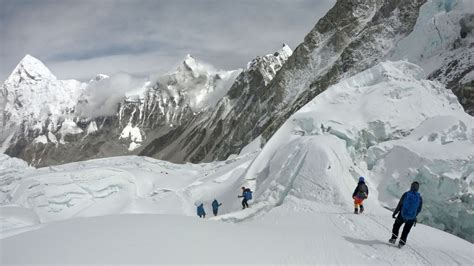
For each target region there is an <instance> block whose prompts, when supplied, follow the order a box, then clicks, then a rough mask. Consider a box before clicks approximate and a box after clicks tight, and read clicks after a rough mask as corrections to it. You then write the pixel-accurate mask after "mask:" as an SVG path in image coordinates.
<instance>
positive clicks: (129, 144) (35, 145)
mask: <svg viewBox="0 0 474 266" xmlns="http://www.w3.org/2000/svg"><path fill="white" fill-rule="evenodd" d="M240 72H241V70H235V71H218V70H215V69H214V68H213V67H212V66H209V65H206V64H203V63H200V62H198V61H196V60H195V59H194V58H193V57H192V56H190V55H187V56H186V57H185V58H184V59H183V61H182V63H181V64H180V65H179V66H178V67H177V68H176V70H175V71H173V72H171V73H169V74H166V75H163V76H160V77H158V78H156V79H155V80H151V81H150V80H149V81H141V80H135V79H134V78H133V77H130V76H128V75H124V74H119V75H116V76H112V77H109V76H107V75H104V74H99V75H97V77H96V78H94V79H92V80H91V81H89V83H81V82H78V81H74V80H67V81H63V80H57V79H56V77H55V76H54V75H53V74H51V72H50V71H49V70H48V69H47V68H46V67H45V66H44V65H43V64H42V63H41V62H40V61H39V60H38V59H35V58H33V57H32V56H29V55H28V56H26V57H25V58H24V59H23V60H22V61H21V62H20V63H19V64H18V66H17V67H16V68H15V70H14V71H13V72H12V74H11V75H10V77H9V78H8V79H7V80H6V81H5V83H4V84H3V87H2V102H1V103H2V105H1V107H2V110H3V112H2V117H1V118H2V124H3V125H4V126H3V127H2V135H1V137H2V138H1V139H0V140H1V142H3V146H2V147H3V148H2V149H3V150H2V151H6V153H7V154H10V155H12V156H16V157H20V158H23V159H25V160H27V161H28V162H30V163H31V164H33V165H37V166H41V165H51V164H58V163H64V162H70V161H78V160H84V159H88V158H95V157H104V156H114V155H121V154H128V153H129V152H131V151H133V150H134V149H136V148H138V147H139V146H140V145H141V143H142V142H144V141H145V140H146V138H147V136H148V133H149V134H150V137H155V136H160V135H162V134H164V133H166V132H167V131H169V129H170V128H172V127H173V126H179V125H181V124H186V123H188V122H189V121H191V120H192V119H193V118H194V116H196V114H198V113H201V112H208V111H209V110H212V109H213V106H214V105H215V104H216V102H217V101H218V100H219V99H220V98H222V96H223V95H225V94H226V93H227V91H228V90H229V88H230V86H231V85H232V83H233V81H234V80H235V78H236V76H237V75H238V74H239V73H240ZM112 90H113V91H112Z"/></svg>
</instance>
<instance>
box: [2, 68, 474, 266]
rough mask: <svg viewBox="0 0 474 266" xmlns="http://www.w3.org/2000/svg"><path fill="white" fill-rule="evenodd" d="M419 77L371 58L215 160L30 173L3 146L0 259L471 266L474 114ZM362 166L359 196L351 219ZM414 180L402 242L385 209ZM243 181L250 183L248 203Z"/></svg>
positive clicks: (109, 161)
mask: <svg viewBox="0 0 474 266" xmlns="http://www.w3.org/2000/svg"><path fill="white" fill-rule="evenodd" d="M421 74H422V70H421V69H420V68H419V67H418V66H416V65H414V64H411V63H408V62H404V61H398V62H385V63H381V64H379V65H377V66H375V67H373V68H371V69H368V70H366V71H364V72H361V73H360V74H358V75H355V76H353V77H351V78H348V79H346V80H343V81H341V82H340V83H338V84H337V85H335V86H332V87H331V88H329V89H328V90H327V91H325V92H324V93H322V94H320V95H319V96H317V97H316V98H315V99H314V100H313V101H311V102H310V103H308V104H307V105H305V106H304V107H303V108H302V109H301V110H299V111H298V112H296V113H295V114H294V115H293V116H291V117H290V119H288V121H287V122H286V123H285V124H284V125H283V126H282V127H281V128H280V129H279V130H278V131H277V132H276V133H275V135H274V136H273V137H272V138H271V139H270V140H269V141H268V142H267V143H266V144H265V146H264V147H263V148H260V147H259V145H258V144H259V143H260V140H259V139H257V140H256V141H255V142H254V143H251V144H250V145H249V146H248V147H247V148H246V149H244V151H243V152H242V153H241V154H240V155H235V156H231V157H230V158H229V159H228V160H226V161H222V162H213V163H206V164H198V165H195V164H184V165H177V164H172V163H168V162H164V161H159V160H155V159H151V158H146V157H137V156H126V157H114V158H106V159H99V160H91V161H85V162H77V163H70V164H66V165H60V166H53V167H46V168H40V169H34V168H29V167H28V166H27V165H26V164H25V163H24V162H22V161H20V160H17V159H13V158H9V157H7V156H6V155H1V156H0V202H1V204H2V205H1V206H0V214H1V217H0V226H1V236H0V237H1V238H2V239H1V242H0V244H1V250H2V256H1V263H2V264H14V263H25V264H26V263H44V264H52V263H62V264H66V263H102V264H104V263H248V264H250V263H252V264H263V263H271V264H277V263H278V264H304V263H309V264H315V263H320V264H395V265H400V264H435V265H453V264H458V265H459V264H461V265H472V264H473V262H474V252H473V251H474V248H473V244H472V243H470V242H469V241H471V242H472V241H473V240H474V228H473V226H474V225H473V222H472V221H473V218H474V217H473V214H474V204H473V177H474V174H473V172H474V168H473V165H474V137H473V134H474V118H473V117H471V116H469V115H467V114H465V113H464V112H463V110H462V107H461V106H460V104H459V103H458V102H457V99H456V97H455V96H454V95H453V94H452V92H451V91H448V90H446V89H445V88H444V87H443V86H442V85H441V84H440V83H437V82H431V81H427V80H423V79H420V76H421ZM361 175H362V176H365V177H366V181H367V185H368V186H369V190H370V191H369V198H368V199H367V201H366V203H365V206H366V212H364V213H363V214H361V215H355V214H353V213H352V211H353V205H352V198H351V196H352V191H353V189H354V188H355V186H356V181H357V179H358V177H359V176H361ZM414 180H417V181H419V182H420V184H421V186H420V192H421V194H422V195H423V198H424V209H423V211H422V213H421V214H420V216H419V219H418V221H419V224H418V225H417V226H416V227H414V228H413V229H412V231H411V233H410V235H409V237H408V242H407V246H406V247H404V249H403V250H400V249H398V248H396V247H395V246H393V245H391V244H389V243H388V241H387V240H388V238H389V237H390V235H391V227H392V224H393V219H392V218H391V211H390V210H387V209H393V208H395V206H396V204H397V202H398V199H399V197H400V196H401V195H402V193H403V192H405V191H406V190H408V188H409V185H410V183H411V182H412V181H414ZM241 186H248V187H250V188H251V189H252V190H253V191H254V195H253V196H254V199H253V200H252V201H251V202H250V205H251V208H249V209H245V210H241V205H240V199H237V195H238V194H239V193H240V187H241ZM214 198H216V199H218V200H219V201H220V202H222V203H223V205H222V206H221V208H220V209H219V215H218V216H217V217H211V216H212V212H211V209H210V203H211V202H212V200H213V199H214ZM199 202H203V203H204V206H205V209H206V212H207V216H206V219H199V218H197V217H196V204H198V203H199ZM431 226H433V227H436V228H439V229H443V230H445V231H447V232H451V233H453V234H455V235H457V236H460V237H462V238H464V239H462V238H460V237H457V236H455V235H453V234H449V233H447V232H443V231H441V230H438V229H436V228H433V227H431ZM467 240H468V241H467Z"/></svg>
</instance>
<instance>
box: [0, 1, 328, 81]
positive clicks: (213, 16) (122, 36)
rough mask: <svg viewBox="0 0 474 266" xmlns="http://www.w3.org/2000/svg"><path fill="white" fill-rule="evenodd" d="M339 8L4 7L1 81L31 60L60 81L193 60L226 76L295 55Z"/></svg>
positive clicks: (317, 4) (249, 4)
mask: <svg viewBox="0 0 474 266" xmlns="http://www.w3.org/2000/svg"><path fill="white" fill-rule="evenodd" d="M334 3H335V0H320V1H312V0H287V1H280V0H260V1H251V0H239V1H232V0H228V1H223V0H214V1H211V0H202V1H193V0H188V1H183V0H176V1H160V0H157V1H154V0H136V1H125V0H113V1H112V0H102V1H92V0H80V1H70V0H63V1H61V0H43V1H34V0H18V1H17V0H0V5H1V6H2V8H1V11H0V23H1V26H0V38H1V39H2V42H1V49H0V60H1V62H2V64H1V66H0V67H1V68H0V78H1V79H5V78H6V77H7V75H8V74H9V73H10V71H11V70H13V68H14V67H15V65H16V64H17V63H18V62H19V60H20V59H21V58H22V57H23V56H24V55H25V54H26V53H30V54H32V55H33V56H35V57H37V58H39V59H41V60H43V61H44V63H45V64H46V65H47V66H48V67H50V68H51V69H52V71H53V72H54V73H55V74H56V76H58V77H59V78H77V79H88V78H90V77H91V76H94V74H95V73H96V72H105V73H108V74H113V73H117V72H120V71H126V72H130V73H142V74H151V73H155V71H159V72H164V71H166V69H169V68H170V67H172V65H174V64H176V62H178V61H180V60H181V58H183V57H184V55H186V54H187V53H191V54H193V55H194V56H195V57H197V58H199V59H201V60H204V61H207V62H209V63H211V64H214V65H215V66H216V67H217V68H221V69H236V68H240V67H243V66H245V64H246V63H247V61H249V60H251V59H252V58H254V57H255V56H257V55H262V54H266V53H271V52H273V50H276V49H278V48H279V47H280V45H281V43H282V42H286V43H288V44H289V45H290V46H291V47H292V48H294V47H295V46H296V45H297V44H299V43H300V42H301V41H302V40H303V38H304V36H305V35H306V34H307V33H308V32H309V31H310V30H311V28H312V27H313V26H314V25H315V24H316V22H317V20H318V19H319V18H320V17H321V16H322V15H324V14H325V13H326V12H327V10H328V9H329V8H330V7H331V6H332V5H334Z"/></svg>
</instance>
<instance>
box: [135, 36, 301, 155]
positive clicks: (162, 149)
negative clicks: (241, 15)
mask: <svg viewBox="0 0 474 266" xmlns="http://www.w3.org/2000/svg"><path fill="white" fill-rule="evenodd" d="M291 54H292V50H291V49H290V48H289V47H288V45H286V44H283V46H282V47H281V48H280V49H279V50H278V51H276V52H274V53H272V54H267V55H265V56H259V57H257V58H255V59H253V60H252V61H250V62H249V63H248V64H247V67H246V68H245V69H244V70H243V71H242V72H241V73H240V74H239V75H238V76H237V78H236V79H235V81H234V82H233V84H232V86H231V87H230V89H229V90H228V92H227V94H226V95H225V96H224V97H223V98H221V99H220V100H219V101H218V102H217V103H216V105H215V108H214V109H213V110H212V112H203V113H198V114H196V116H195V118H194V120H193V121H192V123H190V124H187V125H181V126H179V127H177V128H175V129H174V130H172V131H170V133H169V134H166V135H163V136H162V137H159V138H156V139H155V140H153V141H151V142H150V144H148V145H147V146H146V147H145V148H144V149H143V150H142V152H141V153H140V154H141V155H147V156H153V157H155V158H160V159H166V160H171V161H174V162H185V161H191V162H200V161H212V160H215V159H218V158H227V157H228V156H229V155H230V154H233V153H234V154H236V153H238V151H240V146H241V145H243V146H245V145H246V144H248V143H250V142H251V141H252V140H253V136H252V135H249V134H248V132H245V131H243V130H241V129H244V128H245V129H247V128H253V127H255V128H258V127H259V125H258V124H257V123H258V120H259V119H260V117H258V116H256V114H254V113H253V111H254V110H255V108H260V109H266V108H267V107H266V106H265V105H264V104H262V102H263V101H264V99H262V96H263V91H262V90H263V88H264V87H265V86H267V85H268V84H269V83H270V82H271V80H272V79H273V78H274V77H275V75H276V74H277V73H278V71H279V70H280V68H281V67H282V66H283V65H284V63H285V62H286V60H288V58H289V57H290V56H291ZM244 143H245V145H244Z"/></svg>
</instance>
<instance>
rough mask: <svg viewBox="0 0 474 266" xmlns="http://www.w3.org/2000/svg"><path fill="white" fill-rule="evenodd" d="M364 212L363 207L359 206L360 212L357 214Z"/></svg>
mask: <svg viewBox="0 0 474 266" xmlns="http://www.w3.org/2000/svg"><path fill="white" fill-rule="evenodd" d="M363 212H364V206H362V205H360V212H359V213H363Z"/></svg>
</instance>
